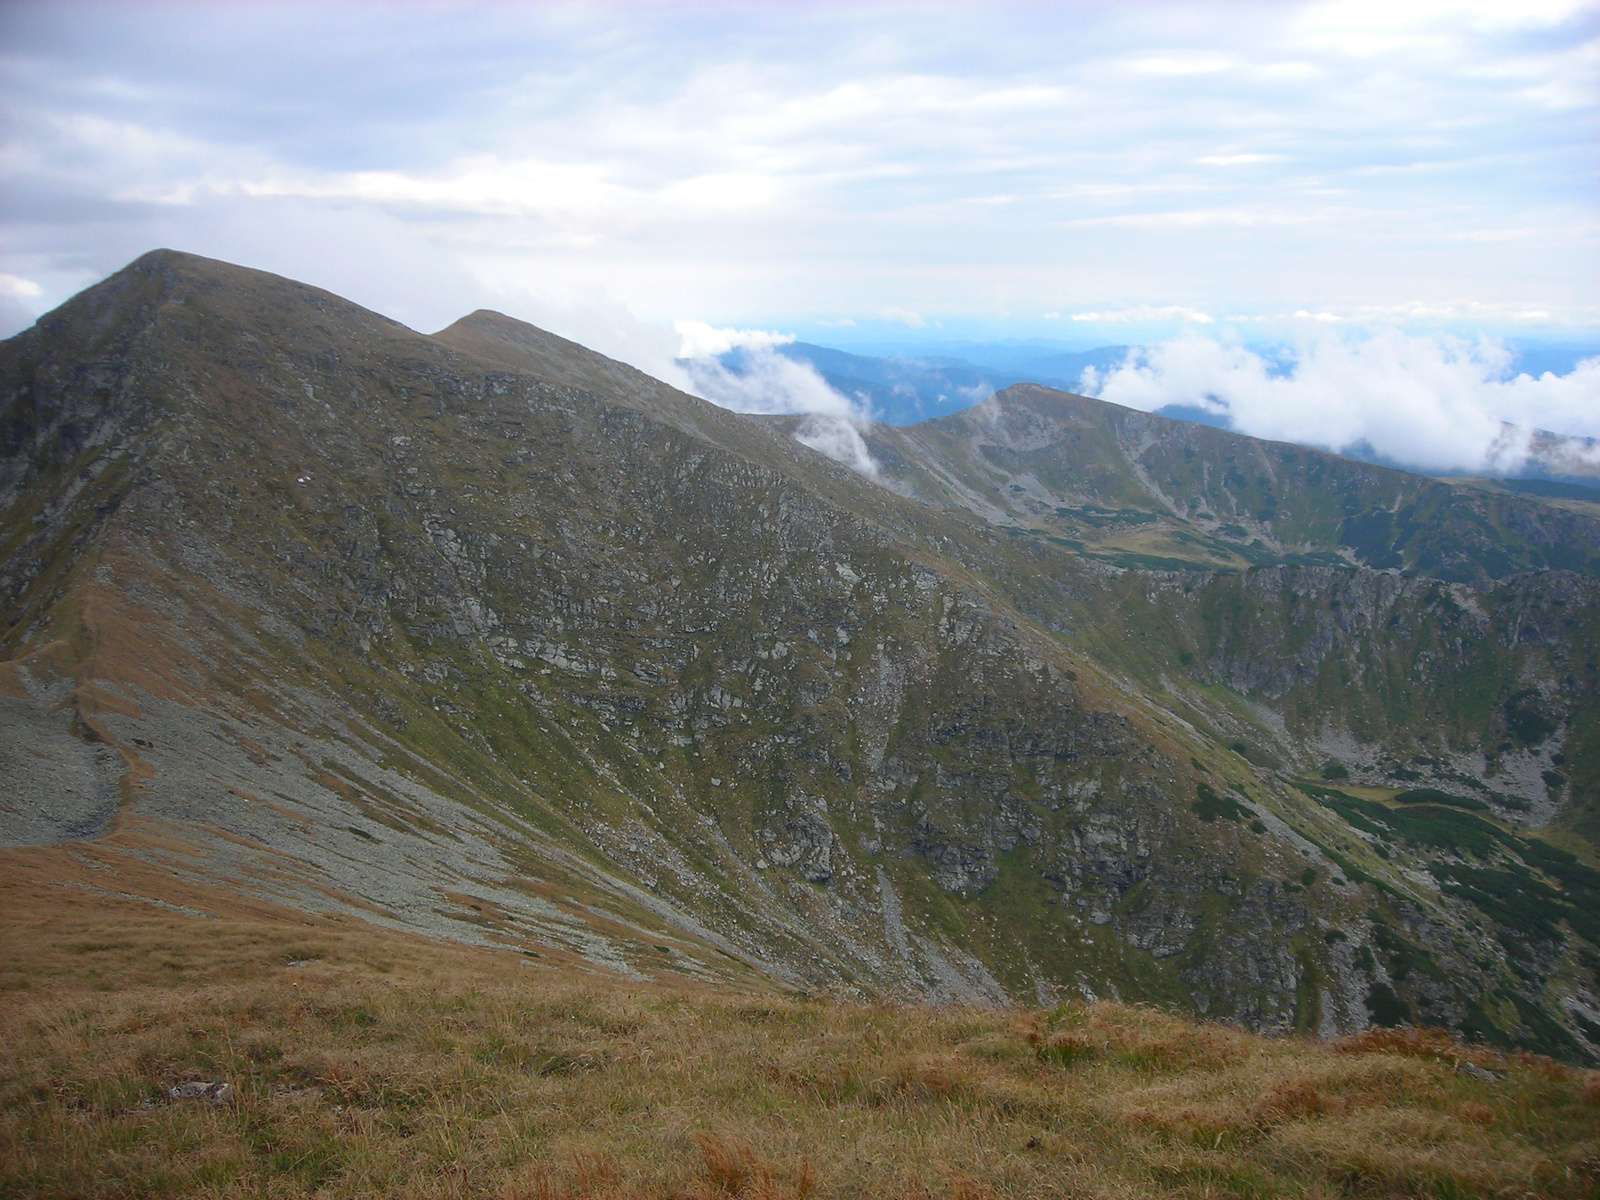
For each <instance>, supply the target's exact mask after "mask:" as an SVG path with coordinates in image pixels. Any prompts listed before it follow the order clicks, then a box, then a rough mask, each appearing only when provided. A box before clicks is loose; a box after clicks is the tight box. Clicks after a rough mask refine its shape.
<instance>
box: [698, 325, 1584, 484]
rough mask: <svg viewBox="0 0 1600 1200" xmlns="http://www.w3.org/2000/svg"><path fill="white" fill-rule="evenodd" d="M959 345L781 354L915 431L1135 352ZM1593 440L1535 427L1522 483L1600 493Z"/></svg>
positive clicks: (1544, 351) (1168, 410)
mask: <svg viewBox="0 0 1600 1200" xmlns="http://www.w3.org/2000/svg"><path fill="white" fill-rule="evenodd" d="M1508 348H1510V349H1511V350H1512V351H1513V352H1514V353H1515V354H1516V362H1515V369H1516V370H1517V371H1519V372H1526V373H1529V374H1533V375H1538V374H1541V373H1543V372H1545V371H1554V372H1557V373H1567V372H1570V371H1571V370H1572V369H1573V367H1574V366H1576V365H1577V363H1578V362H1579V361H1580V360H1581V359H1583V358H1585V357H1593V356H1594V355H1595V354H1600V347H1594V346H1589V345H1582V344H1572V345H1564V344H1562V345H1557V344H1547V343H1543V342H1533V341H1525V342H1513V343H1511V344H1509V347H1508ZM962 349H963V350H964V351H965V352H966V353H967V354H968V355H969V356H970V357H956V356H952V355H925V356H910V355H894V354H891V355H876V356H875V355H865V354H856V353H850V352H847V351H844V350H835V349H830V348H829V347H826V346H818V345H813V344H811V343H809V342H791V343H789V344H787V345H782V346H778V347H776V348H775V350H776V352H777V353H779V354H782V355H783V356H784V357H786V358H790V359H792V360H794V361H796V362H803V363H806V364H808V365H810V366H811V367H813V368H814V369H815V370H816V371H817V373H818V374H819V375H821V376H822V378H823V379H824V380H826V381H827V383H828V385H829V386H830V387H832V388H833V389H834V390H835V391H837V392H839V393H840V394H842V395H844V396H847V397H849V398H851V399H853V400H855V401H857V402H859V403H860V405H861V407H862V409H863V410H864V411H865V412H868V413H870V415H871V417H872V419H873V420H875V421H881V422H883V423H884V424H888V425H914V424H916V423H918V422H920V421H926V420H929V419H931V418H934V417H943V416H949V415H951V414H952V413H957V412H960V411H962V410H963V409H966V408H970V407H972V406H973V405H974V404H977V403H980V402H981V401H983V400H986V399H987V398H988V397H990V396H992V395H993V394H994V393H996V392H998V391H1003V390H1004V389H1006V388H1008V387H1011V386H1013V385H1015V384H1018V383H1032V384H1038V385H1041V386H1044V387H1050V388H1055V389H1057V390H1060V391H1067V392H1071V391H1075V390H1077V389H1078V388H1079V387H1081V386H1082V377H1083V372H1084V371H1085V370H1086V369H1088V368H1090V367H1092V368H1094V369H1095V370H1096V371H1098V372H1101V373H1102V374H1103V373H1104V372H1106V371H1108V370H1111V369H1113V368H1115V367H1117V366H1120V365H1121V364H1122V363H1123V362H1125V361H1126V359H1127V357H1128V354H1129V352H1130V351H1131V350H1132V349H1134V347H1129V346H1100V347H1096V348H1095V349H1092V350H1083V351H1073V352H1066V351H1062V350H1059V349H1052V348H1050V347H1048V345H1039V344H1027V343H1022V344H1014V343H988V344H984V343H975V344H969V345H966V346H963V347H962ZM1264 352H1265V353H1266V354H1267V356H1268V358H1269V359H1270V358H1272V357H1273V354H1272V349H1271V348H1267V349H1266V350H1265V351H1264ZM1278 357H1280V358H1281V357H1283V356H1282V355H1281V354H1280V355H1278ZM749 360H750V355H749V352H747V351H744V350H734V351H732V352H730V353H728V354H725V355H722V356H721V358H720V361H721V362H722V364H723V365H724V366H725V367H727V368H728V369H729V370H731V371H733V372H735V373H740V372H743V371H745V370H746V369H747V368H748V366H749ZM1155 411H1156V413H1157V415H1159V416H1164V417H1171V418H1173V419H1175V420H1180V421H1191V422H1193V423H1195V424H1198V425H1209V426H1211V427H1212V428H1216V429H1232V428H1233V422H1232V420H1231V419H1230V418H1229V417H1228V415H1227V414H1226V413H1218V412H1215V411H1212V410H1211V409H1208V408H1205V407H1202V406H1200V405H1197V404H1196V405H1186V404H1169V405H1166V406H1164V407H1162V408H1159V409H1156V410H1155ZM1597 444H1600V443H1597V441H1596V439H1594V438H1575V437H1566V436H1563V435H1561V434H1555V433H1549V432H1546V431H1536V433H1535V437H1534V439H1533V444H1532V446H1531V453H1530V455H1529V457H1528V458H1527V460H1526V461H1525V462H1524V464H1523V466H1522V469H1521V470H1520V471H1519V472H1518V473H1517V475H1516V478H1525V479H1543V480H1548V481H1555V482H1564V483H1568V484H1573V485H1577V486H1580V487H1586V488H1600V455H1597V454H1596V453H1595V450H1596V447H1597ZM1324 448H1325V447H1324ZM1340 453H1342V454H1345V455H1346V456H1348V457H1352V458H1358V459H1361V460H1363V461H1366V462H1373V463H1378V464H1381V465H1384V466H1393V467H1399V468H1401V469H1407V468H1408V467H1409V464H1407V463H1405V462H1400V461H1396V460H1394V459H1392V458H1388V457H1386V456H1383V455H1380V454H1378V453H1376V452H1375V451H1373V450H1372V449H1371V448H1370V447H1365V446H1363V445H1360V444H1358V445H1355V446H1348V447H1342V448H1341V449H1340Z"/></svg>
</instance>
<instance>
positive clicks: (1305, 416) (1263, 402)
mask: <svg viewBox="0 0 1600 1200" xmlns="http://www.w3.org/2000/svg"><path fill="white" fill-rule="evenodd" d="M1510 364H1511V356H1510V354H1509V353H1508V352H1507V351H1506V350H1505V349H1504V348H1503V347H1502V346H1500V345H1498V344H1497V343H1494V342H1490V341H1475V342H1467V341H1462V340H1457V339H1450V338H1442V337H1421V336H1414V335H1406V334H1403V333H1400V332H1396V331H1387V332H1381V333H1378V334H1376V335H1374V336H1372V337H1370V338H1366V339H1355V338H1349V339H1347V338H1341V337H1338V336H1335V335H1333V334H1331V333H1329V334H1324V335H1322V336H1320V337H1315V338H1313V339H1310V340H1308V341H1306V342H1304V343H1303V344H1301V345H1300V346H1299V348H1298V350H1297V352H1296V354H1295V356H1294V358H1293V360H1292V362H1291V363H1290V364H1289V367H1288V369H1287V370H1283V369H1275V367H1274V365H1273V364H1272V363H1271V362H1269V361H1267V360H1266V359H1264V358H1262V357H1261V356H1260V355H1258V354H1256V353H1254V352H1252V351H1250V350H1248V349H1246V348H1245V347H1243V346H1240V345H1236V344H1227V343H1224V342H1220V341H1216V340H1213V339H1211V338H1206V337H1202V336H1200V335H1198V334H1193V333H1191V334H1186V335H1185V336H1183V337H1180V338H1178V339H1176V340H1174V341H1171V342H1167V343H1164V344H1162V345H1159V346H1155V347H1151V348H1149V349H1147V350H1144V351H1138V352H1135V353H1133V354H1131V355H1130V356H1129V359H1128V361H1127V362H1125V363H1124V364H1123V365H1122V366H1120V367H1118V368H1115V369H1113V370H1111V371H1108V372H1105V373H1103V374H1102V373H1099V372H1096V371H1094V370H1093V369H1091V370H1089V371H1086V372H1085V373H1084V376H1083V378H1082V380H1081V381H1080V387H1082V388H1083V389H1084V390H1085V391H1086V392H1087V393H1088V394H1091V395H1097V396H1099V397H1100V398H1101V399H1103V400H1109V401H1111V402H1113V403H1116V404H1123V405H1127V406H1128V407H1130V408H1138V409H1142V410H1144V411H1153V410H1155V409H1158V408H1162V407H1164V406H1165V405H1168V404H1176V405H1188V406H1198V407H1201V408H1205V409H1207V410H1209V411H1211V412H1214V413H1217V414H1219V415H1220V414H1226V415H1227V416H1228V417H1229V418H1230V419H1231V421H1232V425H1233V427H1234V428H1235V429H1237V430H1239V431H1240V432H1242V433H1248V434H1251V435H1252V436H1255V437H1262V438H1270V439H1274V440H1279V441H1290V442H1301V443H1307V444H1311V445H1320V446H1327V447H1329V448H1331V449H1334V450H1341V449H1348V448H1352V447H1356V446H1359V445H1361V444H1363V443H1364V444H1366V445H1368V446H1370V447H1372V448H1373V449H1374V450H1376V451H1377V452H1378V453H1379V454H1381V455H1385V456H1387V457H1389V458H1392V459H1394V460H1396V461H1398V462H1402V463H1405V464H1408V465H1413V466H1416V467H1419V468H1422V469H1426V470H1435V471H1452V470H1460V471H1490V472H1494V471H1506V470H1514V469H1516V468H1517V467H1519V466H1520V465H1521V463H1520V454H1521V453H1523V452H1525V449H1526V441H1525V438H1526V434H1527V432H1528V431H1531V430H1534V429H1544V430H1549V431H1551V432H1554V433H1559V434H1565V435H1568V436H1575V437H1593V436H1596V435H1597V434H1600V359H1590V360H1587V361H1585V362H1583V363H1580V364H1579V365H1578V367H1577V368H1576V369H1575V370H1574V371H1572V372H1571V373H1570V374H1568V375H1565V376H1557V375H1553V374H1545V375H1543V376H1541V377H1540V378H1538V379H1534V378H1532V377H1530V376H1528V375H1518V376H1515V377H1509V367H1510ZM1507 422H1509V423H1511V424H1513V425H1515V426H1516V427H1517V428H1518V429H1520V430H1521V431H1523V432H1522V435H1521V440H1519V439H1518V438H1516V437H1513V438H1509V439H1508V437H1507V434H1506V430H1505V424H1506V423H1507Z"/></svg>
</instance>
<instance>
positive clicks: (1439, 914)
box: [0, 251, 1600, 1059]
mask: <svg viewBox="0 0 1600 1200" xmlns="http://www.w3.org/2000/svg"><path fill="white" fill-rule="evenodd" d="M0 406H3V417H0V436H3V440H0V447H3V449H0V455H3V457H0V514H3V515H0V603H3V605H4V611H5V626H4V634H3V636H0V659H3V662H0V691H3V693H4V694H3V696H0V711H3V712H4V714H5V718H4V721H3V724H0V730H3V733H0V755H3V758H0V762H4V763H5V764H6V770H5V779H6V781H7V782H6V785H5V788H4V791H3V792H0V805H3V806H4V807H3V809H0V831H3V833H4V836H5V837H6V838H7V840H8V841H9V843H10V844H11V845H13V846H19V847H20V846H28V847H31V848H29V849H14V850H9V851H3V852H0V853H3V854H7V855H11V856H13V857H14V856H19V855H21V856H27V862H28V863H29V864H30V869H31V870H44V869H47V866H48V864H54V867H53V868H50V869H58V870H59V872H60V879H61V882H62V884H63V886H71V887H74V888H89V889H94V888H102V889H105V890H107V891H111V892H116V893H119V894H120V893H124V892H127V893H128V894H135V893H137V894H139V895H141V896H143V897H144V898H146V899H149V900H151V901H153V902H158V903H164V904H177V905H182V904H183V903H184V901H183V900H182V898H181V896H180V895H179V893H178V892H177V891H173V892H171V893H170V894H169V893H162V892H161V891H160V887H162V886H168V887H171V888H175V889H177V888H181V887H182V886H184V885H185V883H186V881H191V882H192V881H200V880H205V881H209V882H210V883H217V882H219V881H220V882H222V883H224V884H225V885H226V886H227V887H229V888H230V889H233V890H236V891H237V892H238V893H239V894H240V895H242V896H244V897H247V898H255V899H256V900H259V902H261V903H272V904H277V905H288V906H290V907H295V908H300V909H302V910H308V911H318V912H324V913H343V914H346V915H347V916H349V917H350V918H352V919H354V918H361V919H365V920H370V921H375V922H378V923H380V924H390V925H395V926H399V927H404V928H411V929H418V930H423V931H427V932H430V933H434V934H441V935H445V936H449V937H454V938H458V939H461V940H467V941H474V942H478V943H481V944H484V945H491V946H500V947H503V948H505V949H506V950H507V952H508V953H519V954H532V955H542V956H546V957H566V958H572V959H574V960H575V961H583V962H588V963H592V964H596V965H598V966H602V967H604V968H606V969H608V970H611V971H614V972H619V973H622V974H624V975H629V974H631V975H640V974H655V973H666V972H675V973H679V974H687V975H691V976H696V977H701V978H706V979H723V978H731V977H738V976H740V975H743V974H748V973H750V972H758V973H762V974H764V975H766V976H768V977H773V978H777V979H779V980H782V981H785V982H787V983H789V984H792V985H795V986H804V987H817V986H827V987H833V988H837V989H844V990H847V991H848V990H856V991H860V992H864V993H868V994H889V995H897V994H901V995H912V994H915V995H921V996H928V997H933V998H938V999H962V1000H968V1001H980V1002H1003V1001H1005V1000H1007V999H1008V998H1018V997H1026V998H1028V999H1035V998H1042V999H1044V1000H1046V1001H1048V1000H1049V999H1050V998H1051V997H1056V996H1074V995H1075V996H1087V997H1118V998H1121V999H1124V1000H1149V1001H1152V1002H1156V1003H1160V1004H1163V1005H1167V1006H1170V1007H1174V1008H1176V1009H1180V1010H1183V1011H1187V1012H1192V1013H1199V1014H1202V1015H1206V1016H1209V1017H1212V1018H1216V1019H1223V1020H1229V1021H1234V1022H1238V1023H1241V1024H1245V1025H1248V1026H1251V1027H1253V1028H1258V1029H1264V1030H1271V1031H1288V1030H1294V1029H1299V1030H1303V1031H1308V1032H1321V1033H1325V1034H1326V1033H1335V1032H1347V1031H1350V1030H1353V1029H1358V1028H1361V1027H1364V1026H1366V1025H1367V1024H1369V1023H1371V1022H1373V1021H1375V1020H1376V1021H1379V1022H1382V1023H1394V1022H1396V1021H1425V1022H1428V1023H1435V1024H1443V1025H1447V1026H1450V1027H1451V1028H1453V1029H1455V1030H1458V1031H1463V1032H1466V1033H1468V1034H1475V1035H1478V1036H1483V1037H1486V1038H1490V1039H1493V1040H1496V1041H1499V1042H1502V1043H1505V1044H1516V1045H1526V1046H1533V1047H1538V1048H1540V1049H1544V1050H1547V1051H1549V1052H1551V1053H1556V1054H1559V1055H1562V1056H1563V1057H1567V1058H1574V1059H1582V1058H1592V1057H1595V1056H1596V1054H1597V1053H1600V999H1597V993H1600V979H1597V978H1596V972H1597V971H1600V956H1597V953H1596V947H1597V946H1600V930H1597V929H1596V928H1595V927H1594V918H1593V916H1592V914H1593V913H1594V912H1595V911H1596V909H1595V905H1594V901H1595V900H1596V899H1600V872H1596V871H1595V870H1594V866H1595V863H1596V857H1595V845H1596V842H1597V840H1600V836H1597V835H1600V808H1597V805H1600V746H1597V745H1596V731H1597V729H1600V719H1597V718H1600V705H1597V695H1600V688H1597V678H1596V670H1597V668H1596V662H1595V659H1596V657H1597V656H1600V629H1597V627H1596V624H1597V619H1600V618H1597V605H1596V601H1597V597H1600V582H1597V579H1596V576H1597V575H1600V522H1596V521H1595V520H1594V519H1593V518H1592V517H1589V516H1588V515H1586V514H1585V513H1583V512H1581V511H1577V510H1575V509H1574V508H1572V507H1562V506H1559V505H1557V504H1554V503H1546V502H1544V501H1542V500H1541V499H1540V498H1538V497H1526V496H1519V495H1515V494H1510V493H1499V492H1492V491H1487V490H1483V489H1474V488H1468V487H1457V486H1453V485H1450V484H1446V483H1440V482H1438V481H1433V480H1426V479H1421V478H1419V477H1415V476H1410V475H1406V474H1404V473H1402V472H1396V471H1389V470H1385V469H1383V468H1379V467H1373V466H1369V465H1366V464H1361V463H1354V462H1350V461H1348V460H1344V459H1338V458H1335V457H1332V456H1328V455H1320V454H1316V453H1315V452H1312V451H1307V450H1303V449H1300V448H1296V447H1287V446H1276V445H1271V444H1267V443H1261V442H1256V441H1253V440H1251V439H1249V438H1244V437H1241V436H1238V435H1233V434H1228V433H1224V432H1222V431H1218V430H1212V429H1205V428H1202V427H1199V426H1193V425H1187V424H1184V423H1182V422H1173V421H1164V420H1162V419H1161V418H1156V417H1149V416H1146V415H1144V414H1138V413H1131V412H1128V411H1127V410H1122V409H1117V408H1115V407H1114V406H1110V405H1104V404H1100V403H1098V402H1096V401H1091V400H1086V399H1083V398H1081V397H1072V396H1067V395H1064V394H1062V393H1052V392H1047V391H1044V390H1043V389H1037V388H1014V389H1011V390H1009V391H1007V392H1005V393H1001V394H1000V395H998V396H996V397H993V398H991V399H990V400H989V401H986V402H985V403H984V404H983V405H981V406H979V408H977V409H974V410H971V411H970V412H968V413H963V414H958V415H956V416H953V417H947V418H942V419H940V420H938V421H933V422H928V423H925V424H924V425H921V426H913V427H909V428H906V429H899V430H893V429H888V428H883V427H874V428H873V429H872V430H870V431H868V438H867V440H868V445H869V448H870V449H871V451H872V453H873V455H874V457H875V458H876V460H877V461H878V463H879V466H880V473H879V480H876V481H875V480H872V479H868V478H865V477H863V476H861V475H858V474H856V473H854V472H852V471H850V470H847V469H846V468H844V467H843V466H841V465H839V464H837V463H834V462H832V461H830V460H829V459H827V458H826V457H824V456H822V455H821V454H818V453H816V452H814V451H812V450H810V449H808V448H807V447H806V446H804V445H801V444H800V443H799V442H797V441H796V440H795V439H794V438H792V437H791V436H789V434H790V432H791V430H790V429H789V428H788V427H787V426H786V425H785V423H784V422H782V421H773V420H760V419H755V418H749V417H743V416H739V415H736V414H732V413H728V412H725V411H722V410H720V409H717V408H715V407H713V406H711V405H709V404H706V403H704V402H702V401H699V400H697V399H695V398H693V397H690V396H686V395H683V394H681V393H678V392H675V391H673V390H672V389H671V388H669V387H667V386H666V385H665V384H662V383H660V382H658V381H656V380H653V379H650V378H649V377H647V376H644V375H642V374H640V373H639V372H637V371H634V370H632V369H631V368H628V367H625V366H622V365H621V364H617V363H613V362H611V361H609V360H606V359H604V358H602V357H601V356H599V355H596V354H593V353H592V352H589V351H587V350H585V349H583V348H582V347H579V346H576V345H574V344H572V343H570V342H565V341H563V340H562V339H560V338H556V337H554V336H552V335H550V334H547V333H544V332H543V331H540V330H536V329H533V328H532V327H530V326H527V325H523V324H521V323H519V322H515V321H512V320H510V319H508V318H505V317H502V316H499V315H497V314H492V313H476V314H473V315H472V316H470V317H467V318H464V319H463V320H462V321H460V322H458V323H457V324H456V325H454V326H452V327H450V328H449V329H447V330H445V331H443V332H442V333H440V334H437V335H435V336H433V337H428V336H424V335H421V334H417V333H414V332H412V331H411V330H408V329H405V328H403V327H401V326H399V325H396V324H395V323H393V322H390V321H387V320H386V319H384V318H382V317H380V316H377V315H376V314H373V313H371V312H367V311H365V310H362V309H360V308H359V307H357V306H355V305H352V304H350V303H348V302H347V301H343V300H340V299H339V298H338V297H335V296H332V295H329V294H327V293H324V292H320V291H318V290H316V289H314V288H309V287H305V286H303V285H300V284H296V283H292V282H290V281H287V280H283V279H280V278H277V277H274V276H270V275H265V274H262V273H259V272H253V271H248V270H244V269H241V268H237V267H231V266H227V265H225V264H221V263H215V262H211V261H208V260H204V259H199V258H195V257H192V256H187V255H181V254H175V253H171V252H165V251H162V252H156V253H153V254H150V255H147V256H145V257H144V258H142V259H140V260H139V261H138V262H136V263H134V264H133V265H132V266H130V267H128V268H127V269H125V270H124V271H122V272H119V273H118V274H117V275H115V276H113V277H112V278H111V279H109V280H107V281H105V282H104V283H102V284H100V285H98V286H96V287H95V288H92V289H90V290H89V291H87V292H85V293H83V294H81V295H80V296H78V297H76V298H74V299H73V300H72V301H70V302H68V303H67V304H66V305H64V306H62V308H60V309H58V310H57V311H56V312H54V313H51V314H48V315H47V316H46V317H44V318H42V319H41V320H40V322H39V323H38V324H37V325H36V326H35V327H34V328H33V329H31V330H29V331H27V332H25V333H23V334H21V335H19V336H18V337H16V338H13V339H11V340H10V341H8V342H6V343H4V344H3V345H0ZM85 838H89V839H92V840H91V841H87V842H85V841H82V840H81V839H85ZM74 839H79V840H76V841H75V840H74ZM40 847H46V848H40ZM50 847H53V848H50ZM41 856H44V857H41ZM17 861H21V860H20V859H18V860H17ZM41 864H46V866H41ZM162 881H171V883H170V884H165V883H163V882H162ZM130 889H131V890H130Z"/></svg>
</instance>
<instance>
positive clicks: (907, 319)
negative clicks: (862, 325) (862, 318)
mask: <svg viewBox="0 0 1600 1200" xmlns="http://www.w3.org/2000/svg"><path fill="white" fill-rule="evenodd" d="M878 315H879V316H880V317H882V318H883V319H884V320H885V321H894V322H896V323H898V324H900V325H906V326H909V327H910V328H912V329H926V328H927V327H928V322H927V320H926V319H924V317H923V316H922V314H921V313H917V312H912V311H911V310H910V309H909V308H898V307H896V306H894V305H890V306H889V307H888V308H886V309H884V310H883V311H882V312H880V313H879V314H878Z"/></svg>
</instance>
